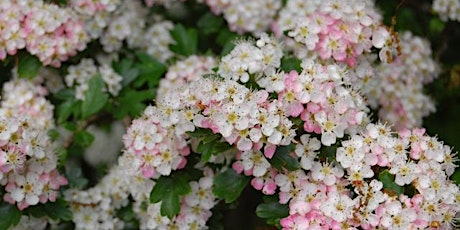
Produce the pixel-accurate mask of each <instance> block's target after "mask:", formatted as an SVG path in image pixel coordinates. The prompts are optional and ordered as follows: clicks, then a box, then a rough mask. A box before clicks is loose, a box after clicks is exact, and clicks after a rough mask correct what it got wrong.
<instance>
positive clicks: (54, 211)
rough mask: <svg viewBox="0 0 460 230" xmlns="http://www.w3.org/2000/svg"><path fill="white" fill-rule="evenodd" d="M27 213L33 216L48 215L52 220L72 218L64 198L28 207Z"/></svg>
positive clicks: (68, 219)
mask: <svg viewBox="0 0 460 230" xmlns="http://www.w3.org/2000/svg"><path fill="white" fill-rule="evenodd" d="M26 211H27V213H30V214H31V215H32V216H34V217H38V218H40V217H43V216H48V217H50V218H51V219H53V220H64V221H70V220H72V217H73V214H72V212H71V211H70V209H69V204H68V203H67V202H66V201H65V200H64V199H57V200H56V201H55V202H47V203H45V204H39V205H36V206H32V207H29V208H28V209H27V210H26Z"/></svg>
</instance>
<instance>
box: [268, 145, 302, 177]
mask: <svg viewBox="0 0 460 230" xmlns="http://www.w3.org/2000/svg"><path fill="white" fill-rule="evenodd" d="M293 147H294V145H293V144H291V145H287V146H279V147H277V148H276V151H275V154H274V155H273V157H272V158H271V159H269V160H268V161H269V162H270V164H271V165H272V166H273V167H275V168H276V169H278V170H283V169H287V170H289V171H294V170H297V169H300V164H299V161H297V159H295V158H294V157H292V156H291V152H292V151H293Z"/></svg>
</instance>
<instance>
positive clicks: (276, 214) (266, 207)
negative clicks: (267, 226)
mask: <svg viewBox="0 0 460 230" xmlns="http://www.w3.org/2000/svg"><path fill="white" fill-rule="evenodd" d="M256 215H257V216H258V217H260V218H263V219H281V218H284V217H286V216H288V215H289V206H288V205H286V204H280V203H279V202H276V201H275V202H269V203H262V204H259V205H258V206H257V208H256Z"/></svg>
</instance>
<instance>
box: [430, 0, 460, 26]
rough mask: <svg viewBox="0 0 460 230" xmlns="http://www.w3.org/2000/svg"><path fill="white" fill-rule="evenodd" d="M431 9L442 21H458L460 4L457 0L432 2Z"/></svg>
mask: <svg viewBox="0 0 460 230" xmlns="http://www.w3.org/2000/svg"><path fill="white" fill-rule="evenodd" d="M432 8H433V10H434V11H435V12H437V13H438V14H439V17H440V18H441V19H442V20H444V21H447V20H448V19H450V20H453V21H460V2H459V1H457V0H434V1H433V5H432Z"/></svg>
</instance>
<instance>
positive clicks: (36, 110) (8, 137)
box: [0, 80, 67, 210]
mask: <svg viewBox="0 0 460 230" xmlns="http://www.w3.org/2000/svg"><path fill="white" fill-rule="evenodd" d="M46 93H47V92H46V90H45V89H44V88H43V87H37V86H36V85H35V84H34V83H32V82H31V81H28V80H12V81H10V82H7V83H5V84H4V86H3V98H2V99H3V100H2V102H1V107H0V184H1V185H2V186H5V187H4V188H5V191H6V193H5V194H4V195H3V199H4V200H5V201H7V202H9V203H11V204H16V205H17V207H18V208H19V209H20V210H23V209H25V208H27V207H28V206H30V205H36V204H38V203H39V202H40V203H46V202H48V201H55V200H56V198H57V195H58V191H59V188H60V187H61V186H62V185H66V184H67V180H66V179H65V178H64V177H62V176H61V175H60V174H59V172H58V170H57V169H56V167H57V156H56V155H55V153H54V149H53V146H52V145H51V143H50V142H51V140H50V138H49V136H48V133H47V132H48V130H50V129H51V128H53V127H54V121H53V106H52V105H51V104H50V103H49V102H48V101H47V100H46V99H45V97H44V96H45V94H46Z"/></svg>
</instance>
